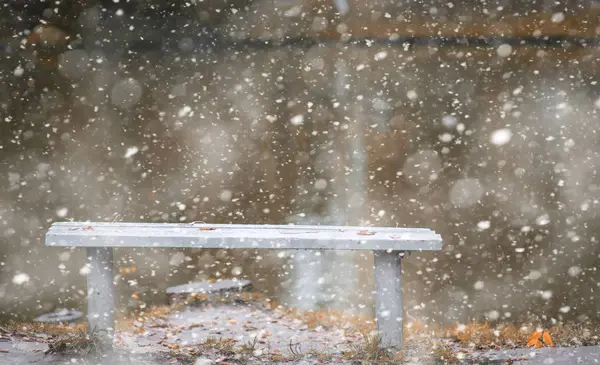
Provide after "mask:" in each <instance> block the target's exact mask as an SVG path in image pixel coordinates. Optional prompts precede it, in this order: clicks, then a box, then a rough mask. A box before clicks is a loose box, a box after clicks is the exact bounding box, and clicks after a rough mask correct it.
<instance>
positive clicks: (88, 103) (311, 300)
mask: <svg viewBox="0 0 600 365" xmlns="http://www.w3.org/2000/svg"><path fill="white" fill-rule="evenodd" d="M336 4H337V5H336ZM599 16H600V2H596V1H591V0H585V1H584V0H568V1H546V0H543V1H517V0H493V1H479V0H477V1H475V0H464V1H461V2H453V1H437V0H431V1H421V2H414V1H387V0H369V1H360V2H359V1H353V0H349V2H346V1H344V0H338V1H337V2H333V0H331V1H329V0H327V1H321V0H271V1H263V0H254V1H251V0H230V1H227V0H205V1H196V0H187V1H168V2H167V1H159V0H129V1H125V0H110V1H100V0H79V1H77V0H62V1H61V0H58V1H54V2H44V1H27V0H6V1H4V2H3V3H2V4H0V52H1V54H0V56H1V57H0V80H1V83H0V254H1V255H2V256H1V262H0V312H1V314H2V316H3V317H4V318H15V317H18V318H31V317H33V316H35V315H39V314H41V313H44V312H48V311H52V310H55V309H57V308H63V307H68V308H85V302H86V286H85V274H86V268H85V253H84V252H83V251H82V250H68V249H66V250H65V249H56V248H46V247H44V246H43V236H44V234H45V230H46V229H47V228H48V226H49V225H50V224H51V223H52V222H55V221H63V220H69V219H74V220H91V221H113V220H118V221H146V222H193V221H203V222H206V223H277V224H286V223H311V224H350V225H357V224H360V225H373V226H399V227H428V228H431V229H434V230H436V231H437V232H438V233H441V234H442V236H443V238H444V250H443V251H442V252H439V253H435V254H433V253H431V254H419V253H413V254H412V255H411V256H409V257H408V259H407V260H405V261H404V262H405V264H404V266H403V269H404V271H405V274H406V276H405V277H406V281H405V284H404V289H405V291H406V294H405V301H406V305H407V315H408V317H409V319H420V320H424V321H427V322H430V323H433V322H436V323H449V322H454V321H460V322H464V321H468V320H483V319H487V320H492V321H494V320H500V321H509V322H512V321H520V320H524V319H527V318H529V317H530V316H532V315H538V316H541V315H545V316H547V318H549V319H551V318H554V319H557V320H566V321H583V320H587V319H598V316H599V314H598V309H597V305H596V301H597V299H598V293H599V292H600V287H599V285H600V284H599V281H598V279H599V278H600V273H598V270H597V266H598V262H599V254H600V247H599V246H598V237H597V235H598V232H599V228H600V221H599V220H598V219H597V218H598V213H597V212H598V198H599V197H600V179H599V177H598V169H599V168H600V155H599V153H598V152H599V151H600V147H599V145H598V143H599V142H600V141H599V138H600V136H599V135H598V133H597V123H598V121H599V119H598V116H599V114H598V113H599V109H600V85H598V79H599V75H598V72H599V63H598V61H599V57H600V51H599V48H598V45H599V44H600V43H599V42H598V37H599V33H600V21H599V19H600V18H599ZM116 255H117V258H118V267H117V269H116V270H117V273H118V274H119V276H118V280H119V282H120V285H119V286H118V292H119V298H118V301H119V308H120V309H121V310H122V311H125V310H126V308H127V307H128V306H129V305H131V300H130V298H131V295H132V293H134V292H139V293H141V298H142V300H144V301H146V302H147V303H148V304H161V303H164V301H165V294H164V291H165V289H166V287H168V286H170V285H177V284H182V283H185V282H188V281H192V280H203V279H209V278H213V279H214V278H235V277H237V278H245V279H250V280H251V281H252V282H253V284H254V286H255V287H256V288H257V289H258V290H260V291H261V292H263V293H265V294H266V295H268V296H269V297H271V298H273V299H274V300H279V301H281V302H282V303H283V304H284V305H290V306H298V307H305V308H313V307H319V306H322V307H332V308H342V309H345V310H349V311H353V312H359V313H367V314H368V313H369V312H368V310H369V308H371V307H370V304H372V295H371V291H372V285H373V280H372V277H371V276H372V267H371V266H372V257H371V256H370V255H368V254H354V253H351V254H344V255H339V254H334V253H326V254H325V253H323V254H322V255H320V253H315V252H296V253H294V252H266V251H259V250H257V251H253V250H248V251H241V250H240V251H233V252H230V251H224V250H221V251H219V250H200V249H196V250H194V249H189V250H148V249H144V250H118V251H117V253H116ZM319 255H320V256H319ZM301 274H302V275H301ZM306 275H309V276H308V277H307V276H306ZM310 275H312V276H310ZM303 288H304V289H303ZM319 293H320V294H319ZM317 295H321V296H319V297H317ZM365 311H366V312H365Z"/></svg>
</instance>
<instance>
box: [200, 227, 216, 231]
mask: <svg viewBox="0 0 600 365" xmlns="http://www.w3.org/2000/svg"><path fill="white" fill-rule="evenodd" d="M215 229H216V228H210V227H200V228H198V230H199V231H214V230H215Z"/></svg>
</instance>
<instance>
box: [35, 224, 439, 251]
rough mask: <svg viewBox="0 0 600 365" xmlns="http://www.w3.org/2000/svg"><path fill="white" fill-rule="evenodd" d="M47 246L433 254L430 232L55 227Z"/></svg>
mask: <svg viewBox="0 0 600 365" xmlns="http://www.w3.org/2000/svg"><path fill="white" fill-rule="evenodd" d="M46 245H47V246H67V247H155V248H225V249H228V248H231V249H235V248H238V249H239V248H246V249H248V248H254V249H284V250H285V249H325V250H369V251H374V250H376V251H377V250H382V251H429V250H440V249H441V247H442V239H441V237H440V235H438V234H436V233H435V232H433V231H431V230H429V229H422V228H418V229H413V228H379V227H343V226H291V225H290V226H274V225H265V226H259V225H227V224H164V223H145V224H144V223H84V222H61V223H54V224H53V225H52V226H51V227H50V230H49V231H48V233H47V234H46Z"/></svg>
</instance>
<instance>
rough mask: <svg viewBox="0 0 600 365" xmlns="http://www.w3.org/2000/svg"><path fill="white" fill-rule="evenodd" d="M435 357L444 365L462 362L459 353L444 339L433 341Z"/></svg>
mask: <svg viewBox="0 0 600 365" xmlns="http://www.w3.org/2000/svg"><path fill="white" fill-rule="evenodd" d="M432 349H433V358H434V359H435V360H436V361H437V362H439V363H442V364H444V365H446V364H448V365H455V364H460V358H459V354H458V353H457V352H456V351H454V349H453V348H452V346H450V345H449V344H447V343H443V342H442V341H433V343H432Z"/></svg>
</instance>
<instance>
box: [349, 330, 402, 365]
mask: <svg viewBox="0 0 600 365" xmlns="http://www.w3.org/2000/svg"><path fill="white" fill-rule="evenodd" d="M402 356H403V354H402V352H401V351H393V352H389V351H385V350H383V349H381V338H380V337H378V336H377V335H374V334H372V333H369V334H363V340H362V341H361V342H360V343H358V344H354V345H352V346H351V347H350V350H348V351H342V357H343V358H344V359H346V360H353V361H358V362H360V363H361V364H397V363H399V362H400V361H402Z"/></svg>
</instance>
